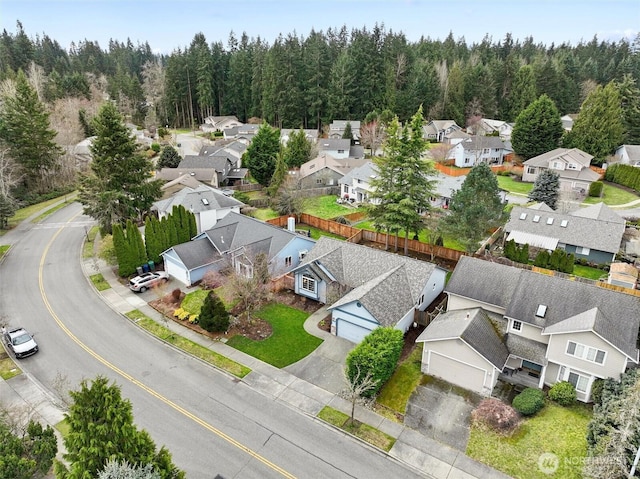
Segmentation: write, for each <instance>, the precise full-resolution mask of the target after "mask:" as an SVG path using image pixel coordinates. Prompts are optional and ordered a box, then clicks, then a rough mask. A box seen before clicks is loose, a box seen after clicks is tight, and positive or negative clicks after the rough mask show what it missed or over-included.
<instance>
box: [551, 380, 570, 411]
mask: <svg viewBox="0 0 640 479" xmlns="http://www.w3.org/2000/svg"><path fill="white" fill-rule="evenodd" d="M549 399H551V400H552V401H555V402H557V403H558V404H560V405H561V406H571V405H572V404H573V403H575V402H576V388H575V387H573V384H571V383H570V382H568V381H560V382H559V383H555V384H554V385H553V386H551V389H550V390H549Z"/></svg>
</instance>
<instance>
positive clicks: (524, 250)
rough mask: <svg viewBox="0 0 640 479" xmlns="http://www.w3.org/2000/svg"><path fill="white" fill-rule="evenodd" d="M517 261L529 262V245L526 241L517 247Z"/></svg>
mask: <svg viewBox="0 0 640 479" xmlns="http://www.w3.org/2000/svg"><path fill="white" fill-rule="evenodd" d="M518 263H522V264H527V263H529V245H528V244H527V243H525V244H523V245H522V246H521V247H520V248H519V251H518Z"/></svg>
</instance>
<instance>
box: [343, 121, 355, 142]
mask: <svg viewBox="0 0 640 479" xmlns="http://www.w3.org/2000/svg"><path fill="white" fill-rule="evenodd" d="M342 139H343V140H349V141H353V132H352V131H351V122H350V121H348V122H347V124H346V125H345V126H344V131H343V132H342Z"/></svg>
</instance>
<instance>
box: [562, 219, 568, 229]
mask: <svg viewBox="0 0 640 479" xmlns="http://www.w3.org/2000/svg"><path fill="white" fill-rule="evenodd" d="M568 224H569V221H568V220H562V221H561V222H560V226H562V227H563V228H566V227H567V225H568Z"/></svg>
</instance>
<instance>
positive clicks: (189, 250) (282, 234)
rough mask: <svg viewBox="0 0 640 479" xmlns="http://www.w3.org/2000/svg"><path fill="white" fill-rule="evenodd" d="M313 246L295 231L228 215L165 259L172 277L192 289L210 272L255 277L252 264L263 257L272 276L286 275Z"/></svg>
mask: <svg viewBox="0 0 640 479" xmlns="http://www.w3.org/2000/svg"><path fill="white" fill-rule="evenodd" d="M314 244H315V241H314V240H312V239H311V238H308V237H307V236H302V235H299V234H297V233H296V232H295V231H289V230H286V229H282V228H280V227H277V226H274V225H271V224H269V223H265V222H263V221H260V220H257V219H255V218H251V217H249V216H245V215H241V214H238V213H235V212H229V213H228V214H227V215H226V216H225V217H224V218H221V219H219V220H218V222H217V223H216V225H215V226H214V227H213V228H210V229H208V230H206V231H204V232H203V233H200V234H199V235H197V236H196V237H195V238H193V239H192V240H191V241H189V242H187V243H182V244H179V245H176V246H173V247H171V248H169V249H168V250H166V251H165V252H163V253H162V257H163V259H164V265H165V270H166V271H167V272H168V273H169V275H170V276H172V277H174V278H176V279H177V280H178V281H180V282H182V283H184V284H186V285H187V286H191V285H192V284H194V283H197V282H198V281H200V280H202V278H203V277H204V275H205V274H206V273H207V272H208V271H221V270H223V269H225V268H233V269H235V270H236V272H238V273H239V274H243V275H245V276H248V277H252V276H253V261H254V260H255V257H256V255H257V254H260V253H263V254H265V255H266V257H267V262H268V266H269V273H270V274H271V276H277V275H281V274H284V273H286V272H288V271H290V270H291V269H293V268H295V267H296V266H298V265H299V264H300V262H301V260H302V259H303V258H304V257H305V256H306V254H307V253H308V252H309V251H310V250H311V249H312V248H313V245H314Z"/></svg>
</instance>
